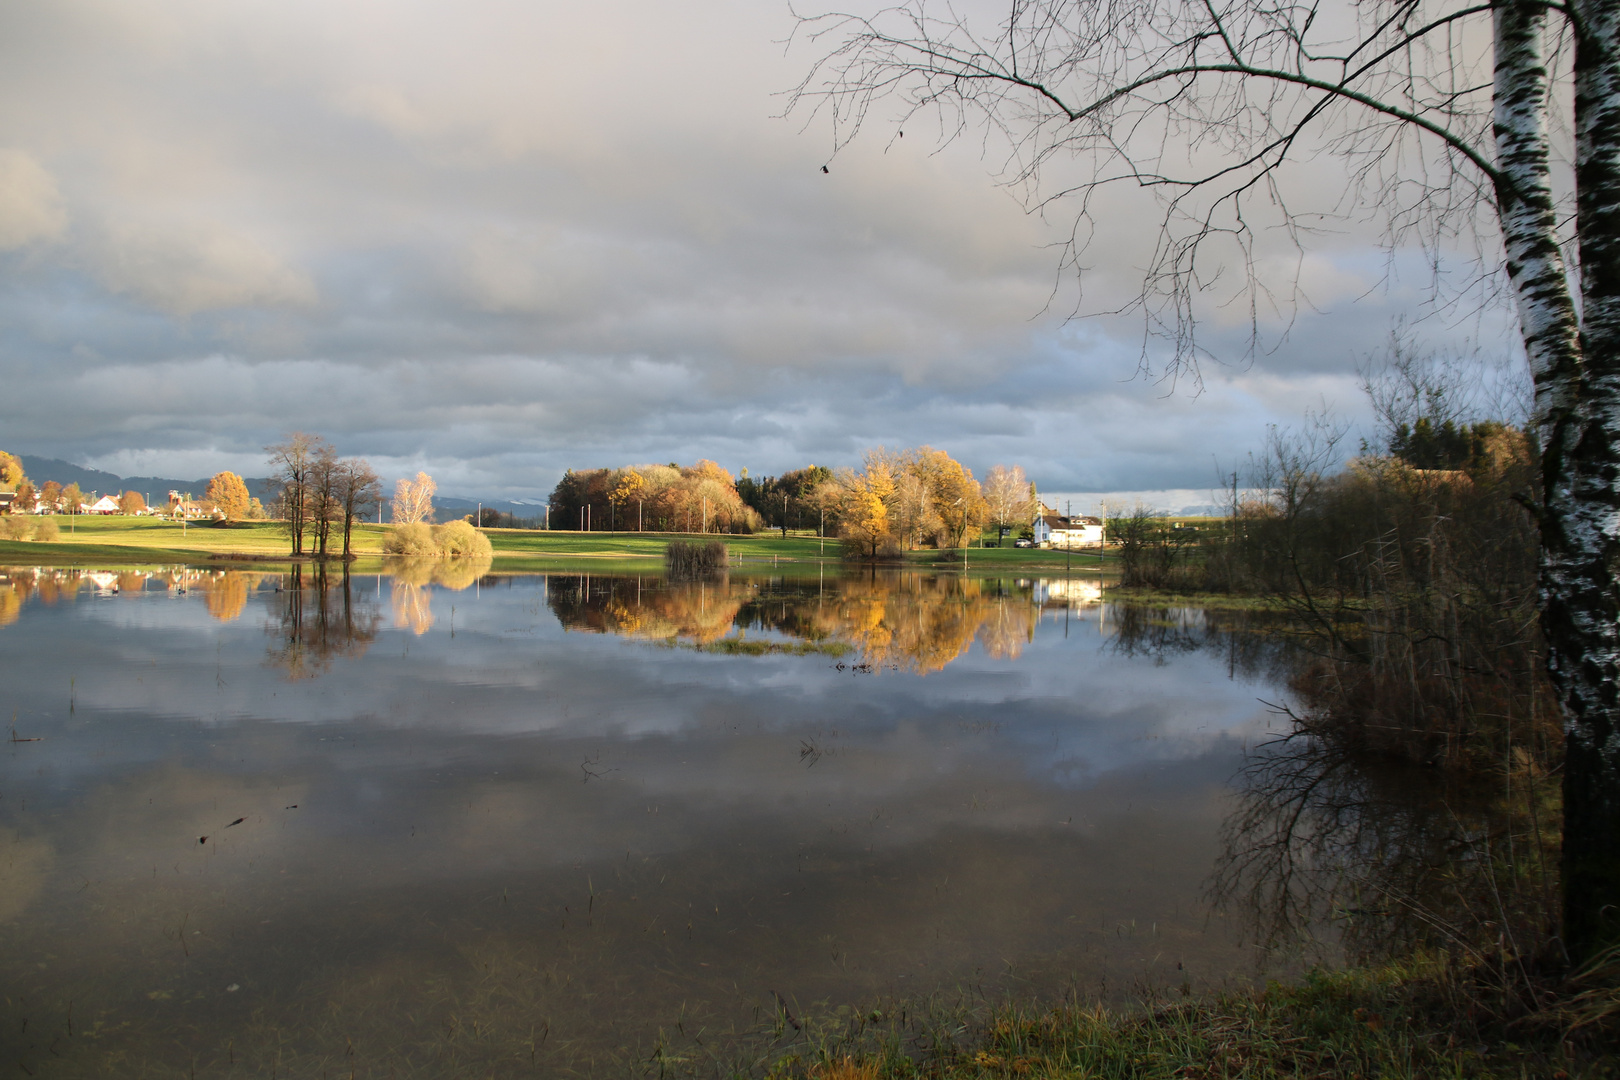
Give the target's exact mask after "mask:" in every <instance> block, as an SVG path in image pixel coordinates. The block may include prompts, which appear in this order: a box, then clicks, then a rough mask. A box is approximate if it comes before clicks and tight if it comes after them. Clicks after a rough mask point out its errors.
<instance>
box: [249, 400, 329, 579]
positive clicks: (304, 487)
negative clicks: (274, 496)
mask: <svg viewBox="0 0 1620 1080" xmlns="http://www.w3.org/2000/svg"><path fill="white" fill-rule="evenodd" d="M331 449H332V448H331V445H330V444H329V443H328V442H327V441H326V440H325V439H323V438H321V437H320V436H319V435H310V434H308V433H306V432H302V431H295V432H293V433H292V434H291V435H288V436H287V437H286V438H285V439H283V440H282V441H281V442H279V443H275V444H273V445H270V446H267V447H265V448H264V451H265V453H267V454H269V455H270V467H271V469H273V470H274V472H273V473H272V478H273V480H274V482H275V484H276V485H277V487H278V488H279V489H280V492H281V495H280V501H281V514H282V520H283V521H284V522H285V525H286V529H287V535H288V538H289V539H290V540H291V541H292V553H293V554H294V555H302V554H303V553H304V527H305V525H306V524H307V523H308V521H309V513H310V494H311V492H310V485H311V483H312V481H313V480H314V471H315V466H316V463H317V462H318V461H320V460H321V459H322V454H323V452H324V453H326V454H330V453H331Z"/></svg>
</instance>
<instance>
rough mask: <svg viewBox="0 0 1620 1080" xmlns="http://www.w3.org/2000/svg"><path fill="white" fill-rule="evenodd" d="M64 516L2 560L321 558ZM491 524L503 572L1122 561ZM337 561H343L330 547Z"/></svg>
mask: <svg viewBox="0 0 1620 1080" xmlns="http://www.w3.org/2000/svg"><path fill="white" fill-rule="evenodd" d="M56 520H57V523H58V526H59V529H60V532H59V535H58V536H57V538H56V539H54V540H0V561H9V562H14V563H20V564H31V565H47V564H49V565H62V566H74V565H83V564H85V563H98V564H99V563H106V562H107V561H109V560H115V561H117V562H118V563H119V564H121V565H138V564H150V563H169V564H172V563H194V564H199V565H205V566H211V567H217V566H220V565H223V564H251V565H254V566H270V565H278V564H279V565H282V566H292V565H294V564H304V565H309V564H313V563H316V562H319V561H320V560H318V559H316V558H315V557H314V556H311V555H304V556H299V557H295V556H293V555H291V554H289V552H288V551H287V540H286V537H285V535H284V534H283V532H282V530H281V525H280V523H279V522H233V523H231V524H229V525H225V526H220V525H215V524H213V523H201V524H189V525H186V526H184V527H182V526H181V525H179V524H177V523H174V522H169V521H163V520H160V519H156V518H124V517H116V516H115V517H78V518H74V519H71V521H68V523H67V524H66V525H63V521H64V520H67V519H60V518H59V519H56ZM388 529H389V527H388V526H379V525H376V524H364V525H359V526H357V527H356V528H355V531H354V536H353V552H354V556H355V557H356V558H357V559H360V560H367V559H370V558H373V557H376V558H381V557H383V556H384V552H383V549H382V544H383V539H384V538H385V536H386V535H387V533H388ZM482 531H483V532H484V534H485V535H486V536H488V537H489V539H490V542H491V544H492V545H493V547H494V549H495V561H496V566H495V569H496V570H497V572H499V571H508V572H509V571H515V570H519V569H524V568H532V569H550V568H552V567H553V566H554V565H557V564H574V565H577V566H580V567H584V566H593V565H599V564H601V563H623V564H625V565H626V566H627V567H635V568H636V569H641V568H643V567H649V566H651V565H657V566H658V567H659V568H660V569H661V568H662V563H663V558H664V549H665V548H666V547H668V546H669V544H671V543H673V542H678V541H686V542H690V541H692V540H705V541H714V540H719V541H721V542H723V543H725V545H726V546H727V548H728V551H729V554H730V558H731V566H732V568H733V569H734V570H742V571H754V570H763V569H765V568H767V567H770V568H777V569H780V570H785V571H786V570H793V569H802V568H809V569H811V570H820V569H821V568H824V567H827V566H838V567H856V566H858V567H862V568H873V567H876V568H878V569H904V570H931V571H938V572H961V571H963V570H964V569H965V570H966V572H968V573H986V572H997V571H999V572H1006V573H1012V572H1029V573H1039V574H1046V575H1050V574H1054V573H1064V572H1067V573H1070V574H1073V575H1074V576H1096V575H1097V574H1099V573H1101V574H1109V573H1111V572H1112V569H1113V568H1112V566H1107V567H1103V568H1099V565H1098V564H1099V559H1098V557H1097V556H1096V555H1095V554H1093V553H1086V554H1075V555H1072V556H1070V557H1069V558H1068V559H1067V560H1066V559H1065V553H1064V552H1062V551H1052V550H1043V549H1031V548H1011V547H1002V548H969V549H968V550H967V558H966V560H965V564H966V565H965V567H964V560H963V559H962V552H961V551H960V550H958V551H954V552H940V551H918V552H909V553H907V554H906V555H905V556H903V557H901V558H899V559H891V560H885V561H883V562H879V563H869V562H858V561H849V560H845V559H844V558H843V557H842V552H841V550H840V547H839V543H838V541H837V540H834V539H831V538H828V539H826V540H822V539H820V538H818V537H815V536H803V535H797V536H787V537H783V536H781V535H779V534H776V533H756V534H754V535H751V536H721V535H716V534H695V533H625V532H616V533H615V532H606V533H605V532H567V531H563V530H556V531H552V532H543V531H542V532H534V531H529V530H516V529H485V530H482ZM328 561H336V560H335V557H330V556H329V559H328ZM1066 563H1067V569H1066ZM1085 564H1089V565H1085ZM560 568H565V569H566V568H568V567H567V566H561V567H560Z"/></svg>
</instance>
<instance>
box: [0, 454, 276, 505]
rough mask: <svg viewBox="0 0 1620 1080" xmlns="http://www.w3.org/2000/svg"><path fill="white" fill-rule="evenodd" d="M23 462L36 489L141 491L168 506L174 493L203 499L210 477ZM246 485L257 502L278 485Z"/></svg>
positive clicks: (259, 480)
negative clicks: (129, 473)
mask: <svg viewBox="0 0 1620 1080" xmlns="http://www.w3.org/2000/svg"><path fill="white" fill-rule="evenodd" d="M17 457H18V458H20V459H21V460H22V463H23V471H24V472H25V473H27V474H28V479H29V480H30V481H32V483H33V485H34V486H35V487H39V486H40V485H41V484H44V483H47V482H49V481H52V480H54V481H56V482H57V483H58V484H61V485H63V486H64V487H65V486H67V485H68V484H78V485H79V489H80V490H81V491H83V492H85V493H86V494H89V493H90V492H92V491H94V492H96V493H97V494H98V495H122V494H123V493H124V492H126V491H138V492H140V493H141V495H143V496H144V497H146V498H148V499H149V500H151V501H152V502H164V501H166V500H167V499H168V497H169V492H170V491H179V492H184V493H189V494H191V495H193V496H195V497H197V498H202V495H203V492H205V491H207V490H208V481H209V479H210V478H209V477H207V476H205V477H203V478H202V479H201V480H176V479H174V478H172V477H167V476H119V475H117V474H116V473H110V472H102V471H101V470H100V469H87V468H85V467H84V466H83V465H75V464H73V463H72V462H71V461H63V460H61V459H60V458H48V457H35V456H33V455H32V454H18V455H17ZM242 480H243V482H244V483H246V484H247V488H248V493H249V494H250V495H252V496H253V497H254V498H257V499H266V498H268V497H270V495H271V493H272V488H273V487H274V482H273V481H271V480H270V479H269V478H268V477H251V476H244V477H243V478H242Z"/></svg>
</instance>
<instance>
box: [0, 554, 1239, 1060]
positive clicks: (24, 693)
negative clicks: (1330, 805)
mask: <svg viewBox="0 0 1620 1080" xmlns="http://www.w3.org/2000/svg"><path fill="white" fill-rule="evenodd" d="M230 573H232V572H229V571H224V572H217V573H216V572H214V571H202V572H175V573H170V572H168V571H160V572H154V573H151V574H146V575H142V576H139V577H128V578H125V577H120V576H118V575H114V576H112V577H110V578H101V577H96V576H94V575H92V574H88V573H84V572H76V571H75V572H57V571H33V570H29V571H18V572H15V573H12V574H9V575H8V576H7V577H6V578H5V579H4V582H3V583H0V595H3V594H6V593H9V594H10V595H11V596H13V597H16V598H19V600H18V603H19V605H20V606H19V608H18V609H17V610H19V611H20V616H19V617H18V618H15V619H14V620H13V624H12V625H11V626H9V627H7V628H5V629H3V630H0V692H3V693H4V694H5V695H6V696H5V697H4V699H0V705H3V706H4V707H5V708H6V710H7V711H8V712H11V711H15V713H16V715H17V721H16V723H17V727H18V729H19V733H20V734H21V735H22V736H24V737H28V738H32V737H36V736H37V737H39V738H40V741H38V742H19V743H8V744H5V745H4V746H3V747H0V850H3V851H4V852H5V853H6V857H5V859H3V860H0V982H3V983H4V984H5V985H6V986H7V988H8V991H7V995H6V998H7V999H8V1000H6V1001H5V1002H3V1003H0V1060H15V1061H19V1062H22V1063H24V1064H26V1065H27V1067H28V1068H29V1069H31V1070H33V1071H34V1072H35V1074H36V1075H44V1074H45V1071H53V1073H52V1074H53V1075H88V1074H95V1073H97V1072H98V1071H99V1072H101V1073H103V1074H107V1073H111V1074H117V1075H139V1074H141V1073H143V1072H144V1073H147V1074H152V1075H157V1074H164V1075H167V1074H175V1075H185V1074H188V1073H189V1071H190V1069H191V1068H192V1067H193V1066H195V1068H196V1071H197V1073H198V1074H199V1075H230V1074H231V1070H232V1069H233V1068H234V1069H235V1070H236V1071H237V1073H239V1074H243V1075H248V1074H251V1075H272V1074H274V1075H284V1076H285V1075H297V1076H305V1075H309V1076H318V1075H320V1074H321V1072H322V1071H323V1070H326V1071H328V1072H330V1073H331V1074H332V1075H347V1074H348V1072H349V1071H354V1072H355V1073H356V1074H357V1075H368V1074H369V1075H376V1076H386V1075H389V1073H390V1071H391V1070H392V1071H393V1072H394V1073H395V1074H397V1075H488V1074H490V1073H494V1074H496V1075H508V1074H512V1073H518V1074H524V1073H530V1072H532V1073H538V1074H540V1075H559V1074H563V1073H567V1072H574V1073H589V1072H597V1073H601V1074H604V1075H606V1074H613V1075H623V1074H625V1073H631V1072H637V1071H641V1070H642V1069H644V1068H652V1069H654V1070H656V1067H657V1065H656V1063H655V1064H654V1065H653V1066H648V1065H647V1063H648V1061H649V1060H650V1055H651V1048H652V1046H653V1045H654V1043H655V1041H656V1040H657V1038H658V1032H659V1030H660V1029H664V1030H666V1031H669V1032H678V1031H679V1030H680V1028H679V1027H678V1026H677V1025H684V1027H685V1030H686V1031H687V1032H688V1033H695V1032H698V1031H700V1030H701V1031H702V1032H703V1039H704V1047H709V1046H714V1045H723V1044H724V1043H725V1038H726V1036H725V1033H726V1032H732V1031H742V1030H746V1029H753V1028H754V1027H755V1025H757V1024H764V1025H765V1026H768V1025H769V1023H770V1019H771V1017H773V1016H774V1011H773V1010H774V1005H773V1002H774V1000H775V999H774V994H776V993H780V994H782V995H783V996H784V997H786V998H787V999H789V1000H791V1001H793V1002H794V1003H795V1008H796V1009H799V1010H801V1015H802V1011H803V1010H812V1009H820V1008H822V1007H823V1006H821V1005H817V1004H816V1003H817V1002H823V1003H831V1004H829V1005H827V1006H826V1007H828V1008H830V1007H832V1005H836V1004H837V1003H848V1002H854V1001H859V1000H862V999H864V998H868V997H870V996H872V995H877V994H906V995H919V996H926V995H928V994H930V993H933V992H935V991H940V990H951V989H953V988H956V987H959V986H964V985H972V986H976V987H981V988H983V989H984V991H985V992H987V993H996V992H998V991H999V990H1012V991H1018V992H1028V993H1035V994H1054V995H1055V994H1058V993H1062V992H1064V990H1065V989H1066V988H1069V987H1071V986H1072V985H1074V984H1076V983H1078V984H1080V985H1081V986H1083V987H1086V988H1088V989H1094V988H1096V987H1098V986H1099V985H1102V984H1103V983H1105V982H1106V985H1107V986H1109V987H1125V988H1129V987H1131V986H1132V985H1134V984H1136V983H1137V982H1138V981H1148V982H1151V983H1155V984H1157V985H1180V983H1181V981H1182V979H1183V978H1186V979H1189V980H1190V981H1191V982H1192V983H1193V985H1195V986H1197V985H1213V984H1219V983H1222V982H1224V981H1226V980H1227V979H1228V977H1229V976H1230V974H1231V973H1232V972H1233V971H1240V972H1247V971H1248V967H1247V965H1246V964H1245V963H1244V962H1243V959H1242V958H1243V956H1244V955H1245V954H1244V953H1243V951H1242V950H1240V949H1239V948H1237V946H1236V944H1235V943H1234V942H1233V941H1231V940H1229V939H1228V938H1227V937H1226V936H1225V935H1224V934H1223V933H1222V932H1221V922H1220V920H1219V919H1218V918H1217V919H1213V920H1212V919H1211V918H1210V917H1209V913H1208V911H1207V909H1206V908H1205V906H1204V905H1203V904H1202V902H1201V900H1200V893H1199V890H1200V886H1201V883H1202V881H1203V880H1204V878H1205V876H1206V875H1207V873H1208V868H1209V866H1210V863H1211V861H1212V860H1213V858H1214V856H1215V854H1216V852H1217V850H1218V848H1217V840H1218V829H1219V825H1220V821H1221V816H1222V813H1223V812H1224V808H1225V805H1226V804H1225V802H1224V799H1225V796H1226V792H1227V789H1226V786H1225V785H1226V781H1227V780H1228V778H1229V777H1230V776H1231V775H1232V774H1233V772H1234V770H1235V769H1236V768H1237V767H1238V764H1239V762H1240V760H1241V757H1240V753H1241V747H1242V745H1243V744H1244V742H1245V740H1247V739H1248V738H1250V736H1251V735H1252V734H1253V733H1254V732H1255V731H1256V724H1257V723H1263V722H1264V712H1263V710H1262V708H1261V707H1260V706H1259V705H1257V703H1256V701H1255V698H1256V697H1257V696H1265V695H1267V694H1269V693H1270V689H1269V688H1267V687H1263V686H1262V687H1257V686H1255V685H1251V684H1249V683H1247V682H1245V681H1244V679H1243V677H1241V676H1240V677H1239V678H1237V679H1233V678H1231V677H1230V676H1229V673H1228V665H1227V659H1226V653H1225V652H1224V651H1222V650H1220V649H1217V648H1215V647H1214V646H1213V645H1210V647H1208V648H1198V649H1192V650H1190V651H1185V652H1170V651H1166V652H1165V653H1164V654H1163V655H1161V656H1157V657H1153V656H1148V655H1147V654H1146V653H1141V652H1136V651H1134V650H1136V649H1137V646H1136V645H1134V644H1132V645H1128V646H1127V645H1125V644H1122V643H1120V642H1119V638H1120V635H1121V627H1135V626H1137V625H1138V624H1137V623H1135V622H1133V621H1132V620H1131V619H1130V618H1129V617H1128V616H1127V615H1126V613H1125V612H1123V611H1122V610H1120V609H1117V608H1114V607H1111V606H1108V605H1102V604H1099V603H1097V602H1096V597H1095V594H1094V593H1091V592H1089V591H1088V590H1087V587H1086V585H1084V584H1082V583H1079V582H1077V581H1072V580H1071V581H1067V582H1065V581H1061V580H1059V581H1049V582H1042V581H1017V580H1011V579H1009V580H1006V581H997V580H994V579H986V580H977V581H971V580H969V581H964V580H962V579H961V578H959V577H944V576H935V575H927V574H924V575H897V574H889V575H884V574H876V575H874V574H871V573H866V574H861V575H856V576H853V577H848V578H843V577H831V576H830V577H827V578H826V579H821V578H816V577H812V578H804V579H797V580H796V579H793V578H781V577H773V578H752V579H750V578H745V577H742V576H740V575H738V576H732V577H730V578H728V579H726V580H724V581H721V582H704V583H690V584H682V585H679V586H671V585H669V584H667V583H665V582H661V581H659V580H657V579H654V578H643V579H640V580H637V579H635V578H617V579H604V578H597V577H593V578H590V579H585V578H583V577H579V576H566V577H565V576H557V575H552V576H550V577H540V576H535V577H523V576H500V577H492V576H489V575H484V576H483V578H482V580H481V581H476V574H477V568H476V567H472V568H467V567H458V566H455V565H448V564H446V563H443V562H437V561H430V562H428V563H418V564H411V565H408V566H401V567H398V568H397V574H396V576H393V577H386V576H378V577H373V576H371V575H365V576H361V577H353V576H351V577H347V578H346V577H344V576H343V575H342V573H341V572H340V571H339V570H338V569H337V568H335V567H334V568H333V570H332V571H331V572H329V573H326V574H321V573H319V572H318V570H316V569H315V568H313V567H304V568H302V569H300V570H299V572H298V573H297V574H278V575H270V576H265V577H255V576H253V575H251V574H245V573H244V574H241V575H239V576H237V577H234V578H233V577H230V576H229V575H230ZM475 581H476V584H475ZM25 590H26V603H23V602H22V598H23V597H24V593H25ZM47 593H48V594H49V596H50V597H51V602H46V595H47ZM73 597H76V598H77V599H76V601H75V602H71V603H70V602H66V600H67V599H68V598H73ZM401 604H403V606H401ZM402 613H403V616H404V617H403V618H402ZM1159 621H1163V620H1159ZM396 622H398V623H402V624H403V625H398V626H396V625H395V623H396ZM1149 622H1150V623H1151V622H1153V620H1149ZM1143 625H1147V624H1143ZM419 628H420V632H418V629H419ZM452 631H453V632H452ZM581 631H589V632H581ZM1132 633H1133V634H1134V633H1135V631H1132ZM1144 633H1145V634H1147V636H1148V637H1151V632H1149V631H1144ZM745 635H746V636H745ZM671 639H673V640H675V641H676V642H677V643H679V644H681V645H683V646H686V647H682V648H664V647H654V646H662V645H665V644H667V643H668V642H669V641H670V640H671ZM735 640H746V641H749V642H752V641H756V640H757V641H768V642H781V643H785V644H790V645H791V644H795V643H798V644H803V643H815V642H830V643H834V644H839V643H841V644H842V645H844V646H845V647H847V648H848V649H850V650H852V651H854V650H858V651H859V657H858V658H856V659H860V660H861V661H862V662H866V661H867V660H868V659H869V660H870V662H871V663H872V664H873V666H874V670H880V671H883V672H884V673H885V674H884V676H883V677H881V678H875V677H865V676H864V674H863V675H862V677H854V676H853V675H852V674H851V673H850V671H849V665H848V664H844V665H843V666H842V668H840V667H839V666H838V665H836V664H834V663H833V662H832V658H830V657H828V656H825V655H822V654H819V653H812V654H795V653H793V652H792V651H791V650H784V651H781V652H769V653H767V654H763V655H759V656H751V655H744V656H733V655H727V654H724V653H717V652H713V651H709V650H708V646H711V645H715V644H718V643H722V642H726V641H735ZM1144 640H1145V638H1144ZM267 641H268V643H269V648H268V656H267ZM743 651H745V650H743ZM920 674H925V675H926V677H922V678H919V677H917V676H918V675H920ZM289 675H291V676H292V678H289ZM806 747H810V748H812V751H811V753H808V754H807V753H805V749H806ZM203 837H206V838H207V839H206V841H203V840H202V839H201V838H203ZM70 1002H71V1003H72V1005H71V1008H72V1017H73V1020H72V1023H73V1032H74V1034H73V1035H71V1036H70V1035H69V1034H68V1009H69V1003H70ZM25 1017H26V1018H27V1019H28V1021H29V1023H28V1025H27V1026H26V1028H24V1025H23V1023H22V1021H23V1019H24V1018H25ZM42 1031H43V1032H48V1033H49V1034H48V1035H47V1036H45V1037H44V1038H43V1039H40V1038H39V1033H40V1032H42ZM89 1032H94V1033H95V1037H94V1038H91V1037H90V1036H89V1035H88V1034H87V1033H89ZM58 1033H60V1036H61V1037H60V1039H58V1040H57V1041H55V1042H54V1043H53V1042H52V1041H51V1040H52V1039H54V1038H56V1036H57V1035H58ZM670 1038H671V1039H672V1040H673V1039H677V1036H676V1035H674V1034H672V1035H671V1036H670ZM682 1046H683V1047H684V1049H683V1050H682V1051H681V1052H682V1053H690V1054H692V1055H694V1056H692V1057H690V1058H689V1059H688V1066H680V1067H676V1066H671V1067H672V1068H675V1069H676V1071H680V1069H681V1068H688V1071H697V1070H698V1067H699V1063H701V1062H704V1061H709V1060H711V1059H707V1058H704V1057H702V1054H705V1053H708V1050H706V1049H703V1048H700V1047H696V1046H695V1044H694V1039H693V1037H691V1036H690V1035H689V1036H688V1037H687V1038H686V1041H685V1042H684V1043H683V1044H682ZM53 1047H54V1049H53ZM351 1048H352V1049H351ZM57 1055H60V1056H57ZM709 1071H710V1072H714V1071H720V1072H722V1073H723V1072H724V1070H723V1069H719V1070H717V1069H710V1070H709Z"/></svg>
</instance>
